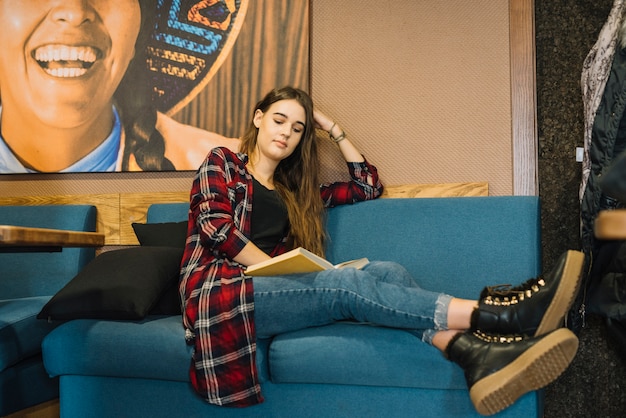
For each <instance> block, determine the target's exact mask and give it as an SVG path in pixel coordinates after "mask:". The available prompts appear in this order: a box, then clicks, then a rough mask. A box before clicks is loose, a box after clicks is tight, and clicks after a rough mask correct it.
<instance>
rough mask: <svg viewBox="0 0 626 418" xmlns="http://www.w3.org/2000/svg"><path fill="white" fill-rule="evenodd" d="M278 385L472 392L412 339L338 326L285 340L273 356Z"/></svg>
mask: <svg viewBox="0 0 626 418" xmlns="http://www.w3.org/2000/svg"><path fill="white" fill-rule="evenodd" d="M269 364H270V374H271V376H272V381H273V382H275V383H320V384H339V385H360V386H394V387H411V388H426V389H467V385H466V383H465V378H464V377H463V371H462V370H461V368H459V367H458V366H457V365H455V364H453V363H451V362H450V361H448V360H446V359H445V358H444V356H443V355H442V354H441V353H440V352H439V350H437V349H436V348H434V347H433V346H431V345H429V344H426V343H424V342H422V341H421V339H420V338H419V337H417V336H415V335H413V334H412V333H410V332H408V331H404V330H399V329H390V328H384V327H375V326H370V325H366V324H353V323H337V324H333V325H329V326H323V327H316V328H308V329H304V330H300V331H295V332H290V333H287V334H282V335H279V336H277V337H275V338H274V341H273V342H272V344H271V346H270V352H269Z"/></svg>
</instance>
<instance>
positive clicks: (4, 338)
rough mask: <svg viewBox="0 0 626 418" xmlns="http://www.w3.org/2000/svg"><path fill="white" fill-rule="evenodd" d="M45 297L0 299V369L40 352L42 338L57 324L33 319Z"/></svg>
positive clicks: (47, 298) (46, 298) (47, 297)
mask: <svg viewBox="0 0 626 418" xmlns="http://www.w3.org/2000/svg"><path fill="white" fill-rule="evenodd" d="M49 299H50V297H49V296H36V297H31V298H19V299H5V300H0V371H3V370H6V369H7V368H8V367H10V366H12V365H14V364H16V363H17V362H19V361H21V360H24V359H26V358H28V357H31V356H34V355H36V354H38V353H40V352H41V342H42V341H43V338H44V337H45V336H46V334H48V333H49V332H50V331H51V330H52V329H54V328H55V326H56V325H57V324H51V323H48V322H46V321H40V320H38V319H37V314H38V313H39V311H40V310H41V307H42V306H43V305H44V304H45V303H46V302H47V301H48V300H49Z"/></svg>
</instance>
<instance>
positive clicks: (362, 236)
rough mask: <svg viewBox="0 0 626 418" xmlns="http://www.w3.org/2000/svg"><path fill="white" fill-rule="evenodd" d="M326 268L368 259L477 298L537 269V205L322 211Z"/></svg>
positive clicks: (397, 205) (424, 203) (470, 203)
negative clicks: (489, 288)
mask: <svg viewBox="0 0 626 418" xmlns="http://www.w3.org/2000/svg"><path fill="white" fill-rule="evenodd" d="M328 232H329V235H330V242H329V245H328V249H327V253H326V257H327V258H328V259H329V260H330V261H332V262H333V263H339V262H342V261H345V260H351V259H354V258H359V257H368V258H369V259H370V260H391V261H396V262H398V263H400V264H402V265H403V266H404V267H406V268H407V269H408V270H409V271H410V272H411V273H412V275H413V277H415V278H416V279H417V281H418V283H419V284H420V285H421V286H422V287H424V288H426V289H431V290H437V291H443V292H446V293H449V294H452V295H454V296H459V297H466V298H476V297H478V293H477V292H478V291H480V290H481V289H482V288H483V287H484V286H485V285H494V284H508V283H512V284H516V283H519V282H522V281H525V280H526V279H528V278H531V277H535V276H537V275H538V274H539V273H540V270H541V231H540V211H539V199H538V198H537V197H533V196H506V197H500V196H490V197H461V198H434V199H431V198H423V199H377V200H374V201H366V202H361V203H357V204H354V205H344V206H339V207H336V208H333V209H330V210H329V215H328Z"/></svg>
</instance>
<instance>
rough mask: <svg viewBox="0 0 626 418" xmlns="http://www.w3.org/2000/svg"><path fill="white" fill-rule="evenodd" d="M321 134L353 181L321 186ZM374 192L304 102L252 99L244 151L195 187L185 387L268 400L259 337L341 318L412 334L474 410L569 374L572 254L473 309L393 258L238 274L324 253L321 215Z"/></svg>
mask: <svg viewBox="0 0 626 418" xmlns="http://www.w3.org/2000/svg"><path fill="white" fill-rule="evenodd" d="M315 128H318V129H322V130H325V131H327V132H328V135H329V137H330V139H331V140H332V141H334V142H335V143H336V144H337V146H338V147H339V149H340V151H341V152H342V154H343V156H344V157H345V159H346V161H347V165H348V170H349V172H350V175H351V177H352V180H351V181H349V182H338V183H332V184H325V185H322V186H321V187H320V186H319V182H318V168H319V167H318V158H317V157H318V156H317V142H316V141H317V139H316V136H315ZM381 192H382V185H381V183H380V181H379V179H378V174H377V171H376V168H375V167H374V166H372V165H371V164H369V163H368V162H367V161H366V160H365V159H364V158H363V156H362V155H361V154H360V153H359V151H358V150H357V149H356V148H355V146H354V145H353V144H352V143H351V142H350V140H349V139H348V138H347V137H346V134H345V132H343V130H342V129H341V128H340V127H339V126H338V125H337V124H336V123H334V122H333V121H332V120H331V119H329V118H328V117H327V116H325V115H324V114H322V113H320V112H319V111H314V110H313V104H312V102H311V99H310V98H309V96H308V95H307V94H306V93H304V92H303V91H300V90H297V89H294V88H290V87H285V88H282V89H278V90H273V91H271V92H270V93H269V94H268V95H267V96H266V97H265V98H264V99H263V100H261V101H260V102H259V103H258V104H257V106H256V108H255V110H254V115H253V117H252V122H251V124H250V126H249V128H248V130H247V132H246V133H245V135H244V136H243V138H242V143H241V148H240V152H239V153H234V152H231V151H229V150H228V149H226V148H215V149H213V150H211V152H210V153H209V155H208V156H207V158H206V160H205V161H204V163H203V164H202V166H201V167H200V168H199V170H198V172H197V175H196V178H195V180H194V183H193V187H192V190H191V203H190V212H189V226H188V239H187V247H186V249H185V253H184V256H183V261H182V265H181V284H180V292H181V298H182V300H183V306H184V315H183V321H184V325H185V329H186V338H187V342H188V343H189V344H191V345H193V346H194V353H193V359H192V367H191V373H190V374H191V380H192V384H193V386H194V388H195V389H196V390H197V391H198V393H199V394H200V395H201V396H203V397H204V398H205V399H206V400H207V401H208V402H211V403H214V404H218V405H230V406H246V405H252V404H255V403H258V402H261V401H262V397H261V394H260V386H259V383H258V380H257V373H256V364H255V348H256V346H255V340H256V336H257V335H259V336H264V337H267V336H272V335H277V334H280V333H284V332H288V331H293V330H297V329H302V328H305V327H311V326H320V325H325V324H330V323H333V322H335V321H338V320H354V321H363V322H370V323H374V324H377V325H382V326H387V327H394V328H403V329H407V330H411V331H412V332H413V333H414V334H416V335H420V336H421V338H422V340H423V341H425V342H427V343H430V344H432V345H434V346H436V347H437V348H439V349H440V350H441V351H442V352H443V353H444V354H445V355H446V356H448V358H449V359H450V360H452V361H454V362H456V363H458V364H459V365H460V366H461V367H462V368H464V369H465V372H466V377H467V381H468V385H469V387H470V395H471V397H472V400H473V402H474V404H475V406H476V408H477V410H478V411H479V412H481V413H495V412H497V411H498V410H500V409H502V408H505V407H507V406H508V405H510V404H511V403H512V402H514V401H515V400H516V399H517V398H518V397H519V396H521V395H522V394H523V393H525V392H527V391H530V390H535V389H538V388H540V387H542V386H545V385H547V384H548V383H550V382H551V381H553V380H554V379H555V378H556V377H557V376H559V375H560V374H561V373H562V372H563V370H565V368H566V367H567V366H568V365H569V363H570V362H571V360H572V358H573V357H574V354H575V352H576V350H577V343H578V340H577V339H576V337H575V336H574V334H573V333H571V332H570V331H569V330H567V329H565V328H561V329H558V327H559V325H560V324H561V321H562V319H563V316H564V315H565V312H566V311H567V309H568V308H569V305H570V303H571V300H572V299H573V296H574V294H575V292H576V290H577V286H578V280H579V277H580V271H581V266H582V256H581V254H580V253H576V252H568V253H567V254H566V255H564V257H563V258H562V259H561V261H560V262H559V264H558V265H557V266H556V268H555V269H554V270H553V271H552V272H551V273H550V274H549V275H548V276H546V277H545V279H533V280H530V281H528V282H527V283H525V284H523V285H522V286H519V287H516V288H510V289H508V290H507V289H495V288H493V289H492V288H486V289H485V291H483V294H482V295H481V298H480V300H479V301H476V300H464V299H458V298H454V297H452V296H449V295H445V294H441V293H437V292H431V291H427V290H424V289H421V288H420V287H419V286H418V285H417V284H416V282H415V281H414V280H413V278H411V277H410V276H409V274H408V272H407V271H406V270H405V269H404V268H402V267H401V266H399V265H397V264H395V263H390V262H371V263H369V264H368V265H367V266H365V267H364V268H363V269H362V270H356V269H353V268H346V269H338V270H327V271H323V272H319V273H310V274H294V275H287V276H281V277H258V278H254V279H252V278H251V277H247V276H246V272H245V269H246V266H250V265H252V264H255V263H258V262H261V261H263V260H267V259H268V258H270V257H272V256H275V255H278V254H281V253H283V252H285V251H286V250H288V249H291V248H294V247H298V246H302V247H305V248H308V249H309V250H311V251H313V252H316V253H317V254H320V255H323V252H324V228H323V225H324V223H323V217H324V208H325V207H331V206H335V205H340V204H346V203H353V202H357V201H363V200H368V199H375V198H377V197H378V196H380V194H381ZM372 302H374V303H372ZM277 318H280V320H277ZM467 330H470V331H467Z"/></svg>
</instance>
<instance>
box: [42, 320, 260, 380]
mask: <svg viewBox="0 0 626 418" xmlns="http://www.w3.org/2000/svg"><path fill="white" fill-rule="evenodd" d="M257 346H258V350H257V363H258V369H259V375H260V379H261V381H263V380H264V379H266V378H267V377H266V376H267V372H266V370H267V364H266V359H267V351H268V347H267V346H268V341H266V340H259V341H258V342H257ZM120 347H123V349H122V350H120ZM191 350H192V347H191V346H188V345H187V344H186V343H185V330H184V328H183V324H182V318H181V316H180V315H178V316H149V317H147V318H145V319H144V320H142V321H104V320H89V319H85V320H76V321H70V322H67V323H65V324H63V325H61V326H59V327H58V328H57V329H56V330H54V331H53V332H52V333H50V335H48V337H47V338H46V339H45V341H44V343H43V351H44V352H45V356H44V362H45V366H46V370H48V372H49V373H50V374H51V375H52V376H55V375H58V374H79V375H87V376H117V377H131V378H145V379H162V380H174V381H183V382H188V381H189V364H190V361H191Z"/></svg>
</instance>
